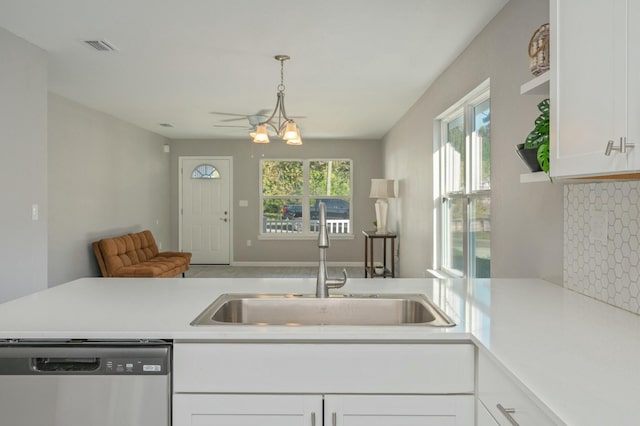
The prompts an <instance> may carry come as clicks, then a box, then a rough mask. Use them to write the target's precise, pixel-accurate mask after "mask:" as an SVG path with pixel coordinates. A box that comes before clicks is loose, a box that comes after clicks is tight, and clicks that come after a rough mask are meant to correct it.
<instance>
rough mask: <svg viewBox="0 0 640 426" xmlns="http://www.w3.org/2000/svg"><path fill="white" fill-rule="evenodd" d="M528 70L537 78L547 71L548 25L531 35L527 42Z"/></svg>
mask: <svg viewBox="0 0 640 426" xmlns="http://www.w3.org/2000/svg"><path fill="white" fill-rule="evenodd" d="M529 58H531V64H530V67H529V68H530V69H531V72H532V73H533V75H535V76H539V75H540V74H542V73H543V72H545V71H548V70H549V24H544V25H542V26H541V27H540V28H538V29H537V30H536V32H534V33H533V36H531V41H529Z"/></svg>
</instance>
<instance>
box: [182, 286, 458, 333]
mask: <svg viewBox="0 0 640 426" xmlns="http://www.w3.org/2000/svg"><path fill="white" fill-rule="evenodd" d="M230 324H245V325H426V326H435V327H450V326H453V325H455V323H454V322H453V321H451V319H449V318H448V317H447V316H446V315H445V314H444V313H443V312H442V311H441V310H440V309H438V307H437V306H435V305H434V304H433V302H431V301H430V300H429V299H428V298H427V297H425V296H424V295H421V294H384V295H380V294H379V295H366V294H357V295H332V296H331V297H329V298H324V299H320V298H316V297H314V296H311V295H300V294H298V295H294V294H224V295H222V296H220V297H219V298H217V299H216V300H215V301H214V302H213V303H212V304H211V305H209V306H208V307H207V308H206V309H205V310H204V311H203V312H202V313H201V314H200V315H198V317H197V318H196V319H195V320H193V322H191V325H195V326H199V325H230Z"/></svg>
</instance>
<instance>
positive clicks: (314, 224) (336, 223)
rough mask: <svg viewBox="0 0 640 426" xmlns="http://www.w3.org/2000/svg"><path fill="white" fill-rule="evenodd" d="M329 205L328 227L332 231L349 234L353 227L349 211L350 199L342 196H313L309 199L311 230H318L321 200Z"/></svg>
mask: <svg viewBox="0 0 640 426" xmlns="http://www.w3.org/2000/svg"><path fill="white" fill-rule="evenodd" d="M321 201H322V202H323V203H325V205H326V207H327V228H328V229H329V232H330V233H334V234H348V233H349V231H350V229H351V221H350V220H349V212H350V211H351V206H350V204H349V200H345V199H341V198H311V199H310V200H309V214H310V216H311V220H310V222H309V226H310V227H311V232H318V222H319V220H320V207H319V204H320V202H321Z"/></svg>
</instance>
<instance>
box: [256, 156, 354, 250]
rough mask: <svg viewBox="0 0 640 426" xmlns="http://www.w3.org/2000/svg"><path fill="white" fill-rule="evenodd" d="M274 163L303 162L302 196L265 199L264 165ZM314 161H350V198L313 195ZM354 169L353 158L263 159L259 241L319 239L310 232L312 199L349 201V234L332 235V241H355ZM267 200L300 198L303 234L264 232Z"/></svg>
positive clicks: (261, 166) (259, 175) (261, 162)
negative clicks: (311, 171)
mask: <svg viewBox="0 0 640 426" xmlns="http://www.w3.org/2000/svg"><path fill="white" fill-rule="evenodd" d="M267 161H268V162H273V161H299V162H302V195H274V196H267V197H265V195H264V193H263V189H262V177H263V164H264V163H265V162H267ZM314 161H324V162H328V161H348V162H349V163H350V167H349V196H348V197H346V196H344V195H312V194H310V188H309V175H310V164H311V163H312V162H314ZM353 167H354V161H353V160H352V159H351V158H261V159H260V162H259V169H260V170H259V173H258V192H259V206H258V240H312V239H317V238H318V233H317V232H311V231H310V209H309V203H310V200H311V199H314V198H323V199H339V200H345V199H347V200H348V202H349V232H348V233H339V234H336V233H331V234H330V235H331V239H337V240H340V239H345V240H347V239H348V240H351V239H354V238H355V236H354V233H353V229H354V226H353ZM265 198H271V199H291V198H299V199H300V200H301V205H302V232H294V233H285V232H282V233H280V232H264V230H263V216H264V213H263V209H264V200H265Z"/></svg>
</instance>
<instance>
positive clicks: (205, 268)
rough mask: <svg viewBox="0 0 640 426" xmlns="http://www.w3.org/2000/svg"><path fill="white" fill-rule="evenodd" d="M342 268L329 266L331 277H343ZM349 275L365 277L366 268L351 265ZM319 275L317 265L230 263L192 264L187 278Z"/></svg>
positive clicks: (301, 276)
mask: <svg viewBox="0 0 640 426" xmlns="http://www.w3.org/2000/svg"><path fill="white" fill-rule="evenodd" d="M342 269H343V268H337V267H335V268H334V267H330V268H327V271H328V273H329V276H330V277H336V278H337V277H341V276H342ZM344 269H346V270H347V276H349V277H352V278H362V277H364V268H361V267H349V268H344ZM317 275H318V268H317V267H316V266H292V267H289V266H228V265H191V266H190V267H189V270H188V271H187V272H186V274H185V276H186V277H187V278H314V277H316V276H317Z"/></svg>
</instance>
